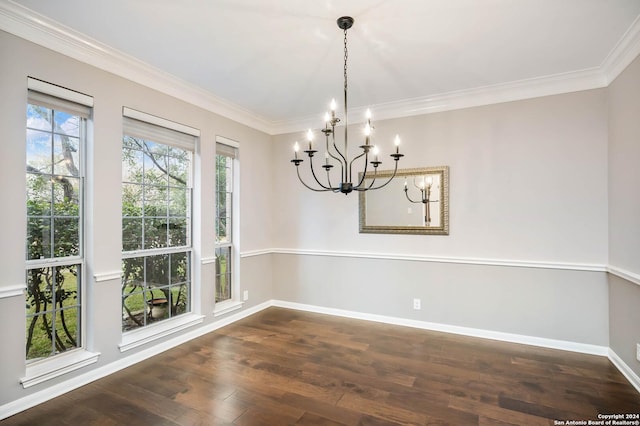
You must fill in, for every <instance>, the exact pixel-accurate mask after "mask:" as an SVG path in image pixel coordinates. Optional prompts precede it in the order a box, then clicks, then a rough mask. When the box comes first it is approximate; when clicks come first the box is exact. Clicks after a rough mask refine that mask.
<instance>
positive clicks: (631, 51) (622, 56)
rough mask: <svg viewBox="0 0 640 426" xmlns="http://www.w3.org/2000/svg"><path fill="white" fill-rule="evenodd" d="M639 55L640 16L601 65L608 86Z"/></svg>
mask: <svg viewBox="0 0 640 426" xmlns="http://www.w3.org/2000/svg"><path fill="white" fill-rule="evenodd" d="M638 55H640V15H639V16H638V17H637V18H636V20H635V21H633V24H631V26H630V27H629V29H628V30H627V31H626V32H625V33H624V35H623V36H622V38H620V40H619V41H618V43H616V45H615V46H614V47H613V49H611V52H609V54H608V55H607V57H606V58H605V60H604V61H603V62H602V64H601V65H600V69H601V70H602V73H603V74H604V75H605V77H606V80H607V85H609V84H611V83H612V82H613V80H615V79H616V77H618V76H619V75H620V74H621V73H622V71H624V69H625V68H626V67H627V66H629V64H631V62H633V61H634V59H636V58H637V57H638Z"/></svg>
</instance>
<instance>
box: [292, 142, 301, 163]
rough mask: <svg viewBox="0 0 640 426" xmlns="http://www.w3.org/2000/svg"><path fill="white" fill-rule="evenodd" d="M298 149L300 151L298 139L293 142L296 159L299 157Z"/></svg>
mask: <svg viewBox="0 0 640 426" xmlns="http://www.w3.org/2000/svg"><path fill="white" fill-rule="evenodd" d="M298 151H300V144H299V143H298V141H296V143H294V144H293V153H294V155H295V158H296V159H298Z"/></svg>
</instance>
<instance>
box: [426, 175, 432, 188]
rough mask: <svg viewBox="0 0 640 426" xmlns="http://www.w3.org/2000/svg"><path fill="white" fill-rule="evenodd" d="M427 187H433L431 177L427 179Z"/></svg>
mask: <svg viewBox="0 0 640 426" xmlns="http://www.w3.org/2000/svg"><path fill="white" fill-rule="evenodd" d="M427 185H428V186H431V185H433V178H432V177H431V176H429V177H428V178H427Z"/></svg>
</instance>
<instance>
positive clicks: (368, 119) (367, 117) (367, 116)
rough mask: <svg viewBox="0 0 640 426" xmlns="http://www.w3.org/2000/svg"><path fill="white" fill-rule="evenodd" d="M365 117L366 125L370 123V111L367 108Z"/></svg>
mask: <svg viewBox="0 0 640 426" xmlns="http://www.w3.org/2000/svg"><path fill="white" fill-rule="evenodd" d="M365 117H366V119H367V123H371V110H370V109H369V108H367V112H366V113H365Z"/></svg>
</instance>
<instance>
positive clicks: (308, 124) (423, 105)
mask: <svg viewBox="0 0 640 426" xmlns="http://www.w3.org/2000/svg"><path fill="white" fill-rule="evenodd" d="M606 86H607V80H606V78H605V76H604V74H603V73H602V71H601V70H600V68H598V67H596V68H591V69H586V70H582V71H572V72H568V73H563V74H555V75H550V76H545V77H536V78H530V79H526V80H519V81H514V82H509V83H502V84H495V85H491V86H484V87H478V88H473V89H467V90H460V91H455V92H448V93H441V94H436V95H431V96H424V97H416V98H411V99H404V100H401V101H397V102H388V103H382V104H376V105H372V106H371V107H370V108H371V109H372V110H373V111H375V119H376V120H387V119H392V118H401V117H410V116H415V115H423V114H432V113H436V112H443V111H451V110H457V109H463V108H471V107H477V106H484V105H492V104H498V103H503V102H512V101H520V100H524V99H531V98H539V97H542V96H550V95H559V94H563V93H570V92H578V91H581V90H590V89H598V88H602V87H606ZM366 109H367V107H356V108H350V109H349V113H350V114H351V115H352V116H355V117H364V116H365V111H366ZM318 123H320V115H318V114H317V115H313V116H307V117H303V118H299V119H293V120H286V121H276V122H274V123H273V127H274V129H275V130H276V134H284V133H291V132H296V131H300V129H308V128H315V127H318Z"/></svg>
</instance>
